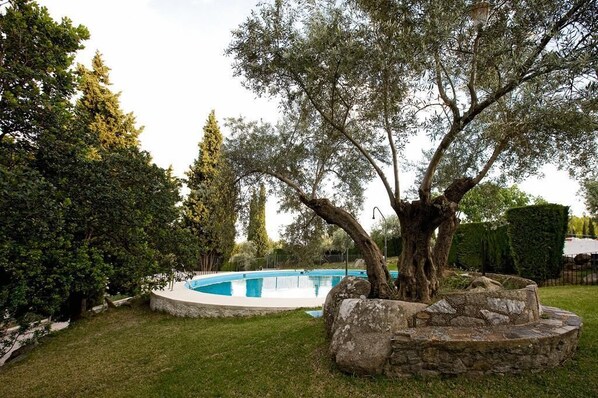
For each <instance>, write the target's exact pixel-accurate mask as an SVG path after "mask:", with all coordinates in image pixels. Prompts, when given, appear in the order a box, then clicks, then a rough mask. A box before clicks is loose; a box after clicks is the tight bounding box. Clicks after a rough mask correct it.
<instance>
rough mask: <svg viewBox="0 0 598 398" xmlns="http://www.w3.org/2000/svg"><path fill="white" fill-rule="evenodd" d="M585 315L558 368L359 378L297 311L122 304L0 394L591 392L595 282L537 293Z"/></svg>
mask: <svg viewBox="0 0 598 398" xmlns="http://www.w3.org/2000/svg"><path fill="white" fill-rule="evenodd" d="M540 292H541V299H542V302H543V303H544V304H546V305H552V306H558V307H561V308H565V309H568V310H572V311H574V312H576V313H578V314H579V315H581V316H582V317H583V318H584V330H583V333H582V338H581V341H580V346H579V350H578V353H577V354H576V356H575V359H574V360H573V361H570V362H569V363H567V364H566V366H564V367H563V368H559V369H554V370H550V371H546V372H541V373H536V374H526V375H517V376H514V375H508V376H488V377H483V378H477V379H467V378H450V379H432V380H422V379H412V380H391V379H386V378H375V379H372V378H357V377H351V376H347V375H344V374H342V373H340V372H338V371H337V370H336V369H334V366H333V364H332V363H331V362H330V360H329V359H328V356H327V350H326V340H325V338H324V326H323V322H322V320H321V319H313V318H311V317H309V316H307V315H306V314H305V313H304V312H303V311H294V312H290V313H285V314H281V315H274V316H264V317H255V318H247V319H181V318H175V317H171V316H168V315H165V314H160V313H154V312H151V311H150V310H149V309H148V308H147V307H145V306H139V307H133V308H119V309H117V310H112V311H109V312H107V313H104V314H101V315H98V316H95V317H93V318H91V319H88V320H84V321H82V322H80V323H78V324H76V325H74V326H73V327H71V328H69V329H67V330H64V331H62V332H59V333H56V334H55V335H53V336H51V337H48V338H46V339H45V340H44V341H43V343H42V344H41V345H40V346H39V347H38V348H36V349H35V350H33V351H32V352H31V353H30V354H29V355H28V357H26V358H24V359H23V360H21V361H19V362H17V363H13V364H9V365H6V366H4V367H2V368H0V397H6V398H9V397H349V396H350V397H517V396H521V397H596V396H598V377H597V375H598V307H597V304H598V300H597V299H598V287H596V286H594V287H549V288H542V289H540Z"/></svg>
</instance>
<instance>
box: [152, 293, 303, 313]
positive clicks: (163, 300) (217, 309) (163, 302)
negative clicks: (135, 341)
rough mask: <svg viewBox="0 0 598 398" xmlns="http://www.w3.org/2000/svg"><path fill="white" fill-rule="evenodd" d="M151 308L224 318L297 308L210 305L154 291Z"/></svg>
mask: <svg viewBox="0 0 598 398" xmlns="http://www.w3.org/2000/svg"><path fill="white" fill-rule="evenodd" d="M150 308H151V309H152V310H154V311H163V312H166V313H169V314H171V315H175V316H181V317H191V318H223V317H238V316H254V315H267V314H272V313H275V312H281V311H288V310H292V309H295V308H294V307H292V308H287V307H249V306H247V307H241V306H227V305H220V304H218V305H210V304H205V303H197V302H186V301H182V300H176V299H172V298H168V297H164V296H161V295H158V294H155V293H154V292H152V293H151V296H150Z"/></svg>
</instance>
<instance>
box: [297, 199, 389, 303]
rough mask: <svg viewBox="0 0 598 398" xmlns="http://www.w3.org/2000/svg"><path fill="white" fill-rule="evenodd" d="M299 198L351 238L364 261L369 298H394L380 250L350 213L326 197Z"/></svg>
mask: <svg viewBox="0 0 598 398" xmlns="http://www.w3.org/2000/svg"><path fill="white" fill-rule="evenodd" d="M300 199H301V202H302V203H303V204H305V205H306V206H307V207H309V208H310V209H312V210H313V211H314V212H315V213H316V214H317V215H318V216H320V217H321V218H323V219H324V220H325V221H326V222H327V223H329V224H334V225H338V226H339V227H341V228H342V229H343V230H345V232H347V234H349V236H350V237H351V238H352V239H353V241H354V242H355V246H357V248H358V249H359V251H360V252H361V254H362V255H363V259H364V260H365V263H366V267H367V274H368V281H369V282H370V283H371V285H372V289H371V291H370V298H382V299H391V298H396V290H395V289H394V286H393V285H392V281H391V279H390V273H389V272H388V268H387V267H386V264H385V262H384V256H383V254H382V252H381V251H380V249H379V248H378V246H377V245H376V243H375V242H374V241H373V240H372V238H370V236H369V235H368V233H367V232H365V230H364V229H363V228H362V227H361V225H359V223H358V222H357V220H355V218H354V217H353V216H352V215H351V213H348V212H347V211H345V210H343V209H341V208H339V207H336V206H334V205H333V204H332V203H331V202H330V201H329V200H328V199H310V198H307V197H305V196H302V197H301V198H300Z"/></svg>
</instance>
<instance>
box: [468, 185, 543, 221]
mask: <svg viewBox="0 0 598 398" xmlns="http://www.w3.org/2000/svg"><path fill="white" fill-rule="evenodd" d="M543 201H544V200H543V199H542V198H535V197H533V196H531V195H528V194H527V193H525V192H523V191H521V190H520V189H519V188H518V187H517V185H512V186H510V187H504V186H501V185H499V184H496V183H493V182H485V183H481V184H478V185H477V186H476V187H475V188H473V189H472V190H471V191H469V192H468V193H466V194H465V196H463V199H462V200H461V202H460V203H459V211H460V212H461V214H462V216H463V218H464V220H465V221H466V222H472V223H478V222H487V221H493V222H496V221H504V214H505V212H506V211H507V210H508V209H511V208H513V207H523V206H527V205H530V204H532V203H534V204H543V203H542V202H543ZM544 202H545V201H544Z"/></svg>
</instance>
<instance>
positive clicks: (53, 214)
mask: <svg viewBox="0 0 598 398" xmlns="http://www.w3.org/2000/svg"><path fill="white" fill-rule="evenodd" d="M87 37H88V32H87V29H86V28H84V27H83V26H73V25H72V24H71V22H70V21H69V20H67V19H64V20H63V21H61V22H60V23H58V22H55V21H54V20H52V18H50V16H49V14H48V11H47V9H45V8H43V7H39V6H38V5H37V4H36V3H34V2H29V1H19V0H14V1H8V2H4V4H3V6H2V8H1V9H0V313H2V319H1V320H0V330H4V329H5V328H6V326H7V325H9V324H10V325H12V324H13V323H15V324H17V325H19V326H20V329H19V333H17V334H2V336H1V337H0V355H2V354H3V352H4V350H5V349H7V348H9V347H10V346H11V345H12V343H14V341H15V340H14V339H16V338H17V337H18V335H19V334H20V333H25V332H26V331H27V330H28V329H29V326H30V325H31V324H30V322H32V321H35V320H39V318H40V317H44V316H51V315H53V314H54V313H56V312H57V310H58V308H59V307H60V306H61V304H62V303H63V302H64V300H65V298H66V297H68V291H69V286H70V284H71V283H72V280H73V277H72V272H71V271H72V264H73V263H75V262H76V248H74V247H73V246H72V244H71V240H70V239H71V236H70V235H69V233H68V225H67V222H66V217H65V214H67V213H68V212H69V211H70V209H71V203H70V202H69V200H68V199H66V198H64V196H63V195H62V194H61V192H60V191H59V190H58V189H57V188H56V187H55V186H54V185H53V184H52V183H51V181H49V180H48V178H46V176H45V175H44V172H43V170H40V169H39V167H38V164H37V156H38V151H39V150H40V148H42V147H43V143H44V142H45V138H46V137H48V136H53V135H54V134H55V133H56V132H58V131H61V130H62V129H63V127H64V125H65V124H66V123H68V122H69V120H70V117H71V113H70V110H71V102H70V97H71V96H72V94H73V93H74V92H75V88H76V79H75V76H74V74H73V73H72V69H71V67H72V62H73V58H74V54H75V52H76V51H77V50H78V49H80V48H81V47H82V44H81V43H82V41H83V40H85V39H87Z"/></svg>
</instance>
